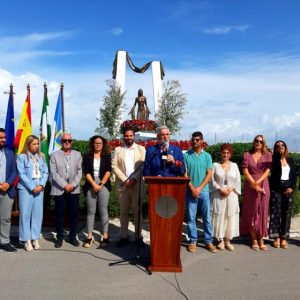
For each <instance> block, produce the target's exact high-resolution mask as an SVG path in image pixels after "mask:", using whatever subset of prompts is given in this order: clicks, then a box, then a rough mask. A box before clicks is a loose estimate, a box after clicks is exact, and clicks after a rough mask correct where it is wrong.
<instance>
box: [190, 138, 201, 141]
mask: <svg viewBox="0 0 300 300" xmlns="http://www.w3.org/2000/svg"><path fill="white" fill-rule="evenodd" d="M199 141H201V139H200V138H196V139H192V142H199Z"/></svg>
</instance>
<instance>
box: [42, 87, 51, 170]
mask: <svg viewBox="0 0 300 300" xmlns="http://www.w3.org/2000/svg"><path fill="white" fill-rule="evenodd" d="M50 138H51V125H50V122H49V101H48V96H47V86H46V85H44V101H43V108H42V116H41V123H40V147H41V152H43V153H44V155H45V159H46V162H47V164H48V163H49V144H50Z"/></svg>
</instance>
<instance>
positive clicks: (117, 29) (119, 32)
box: [109, 27, 124, 35]
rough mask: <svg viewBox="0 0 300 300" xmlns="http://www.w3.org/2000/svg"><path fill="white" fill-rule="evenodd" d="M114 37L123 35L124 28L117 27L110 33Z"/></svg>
mask: <svg viewBox="0 0 300 300" xmlns="http://www.w3.org/2000/svg"><path fill="white" fill-rule="evenodd" d="M109 32H110V33H111V34H112V35H121V34H122V33H123V32H124V30H123V28H120V27H116V28H113V29H111V30H110V31H109Z"/></svg>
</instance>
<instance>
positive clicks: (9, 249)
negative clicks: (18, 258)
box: [0, 243, 17, 252]
mask: <svg viewBox="0 0 300 300" xmlns="http://www.w3.org/2000/svg"><path fill="white" fill-rule="evenodd" d="M0 248H1V249H2V250H4V251H7V252H16V251H17V249H16V248H15V247H14V246H12V245H11V244H10V243H7V244H4V245H1V246H0Z"/></svg>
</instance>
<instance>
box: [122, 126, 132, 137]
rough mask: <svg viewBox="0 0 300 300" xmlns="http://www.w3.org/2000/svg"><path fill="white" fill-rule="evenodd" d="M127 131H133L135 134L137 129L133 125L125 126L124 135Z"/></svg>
mask: <svg viewBox="0 0 300 300" xmlns="http://www.w3.org/2000/svg"><path fill="white" fill-rule="evenodd" d="M127 131H132V132H133V134H134V135H135V129H134V128H133V127H125V128H124V130H123V135H124V134H125V133H126V132H127Z"/></svg>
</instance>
